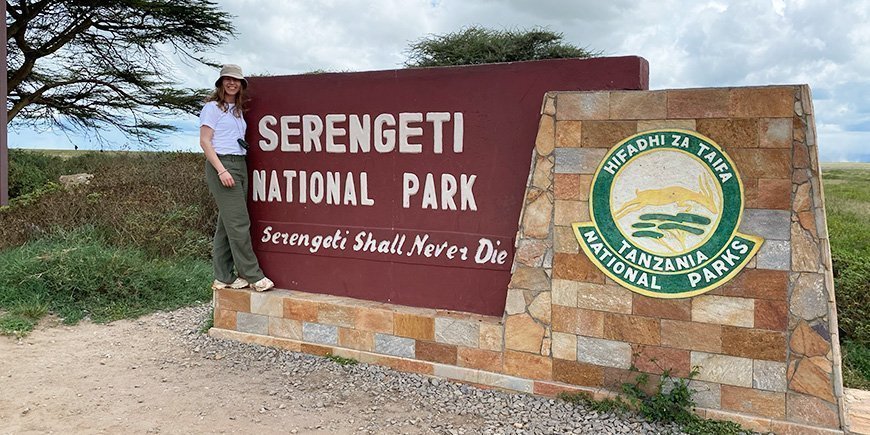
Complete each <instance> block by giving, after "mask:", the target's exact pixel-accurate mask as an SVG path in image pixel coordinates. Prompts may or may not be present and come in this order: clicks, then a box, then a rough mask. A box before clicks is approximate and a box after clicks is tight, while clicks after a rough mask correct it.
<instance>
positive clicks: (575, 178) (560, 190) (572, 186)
mask: <svg viewBox="0 0 870 435" xmlns="http://www.w3.org/2000/svg"><path fill="white" fill-rule="evenodd" d="M586 176H587V177H588V175H586ZM580 177H582V175H580V174H555V175H554V176H553V193H554V194H555V195H556V199H568V200H574V201H580V200H581V199H583V198H581V196H580V195H581V194H583V193H581V192H580ZM585 195H586V198H585V199H588V197H589V191H588V190H587V191H586V193H585Z"/></svg>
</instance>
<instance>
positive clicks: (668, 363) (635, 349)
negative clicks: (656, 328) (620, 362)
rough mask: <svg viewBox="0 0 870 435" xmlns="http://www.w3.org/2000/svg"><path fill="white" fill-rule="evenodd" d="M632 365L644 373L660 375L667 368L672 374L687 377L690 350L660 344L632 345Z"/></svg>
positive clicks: (689, 368)
mask: <svg viewBox="0 0 870 435" xmlns="http://www.w3.org/2000/svg"><path fill="white" fill-rule="evenodd" d="M632 357H633V361H632V365H633V366H634V367H637V369H638V370H640V371H641V372H644V373H654V374H657V375H660V374H662V373H664V371H665V370H668V371H670V374H671V376H675V377H678V378H686V377H688V376H689V372H690V371H691V369H692V368H691V366H690V365H689V351H688V350H682V349H672V348H669V347H659V346H643V345H635V346H632Z"/></svg>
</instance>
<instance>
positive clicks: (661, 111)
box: [610, 91, 668, 137]
mask: <svg viewBox="0 0 870 435" xmlns="http://www.w3.org/2000/svg"><path fill="white" fill-rule="evenodd" d="M667 97H668V94H667V92H666V91H613V92H611V93H610V119H662V118H667V114H668V106H667ZM625 137H628V136H625Z"/></svg>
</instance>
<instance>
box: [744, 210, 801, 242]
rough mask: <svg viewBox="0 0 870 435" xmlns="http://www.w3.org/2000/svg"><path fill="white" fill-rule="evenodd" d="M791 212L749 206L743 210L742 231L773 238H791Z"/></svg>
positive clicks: (766, 239) (769, 238) (768, 238)
mask: <svg viewBox="0 0 870 435" xmlns="http://www.w3.org/2000/svg"><path fill="white" fill-rule="evenodd" d="M790 227H791V212H790V211H787V210H765V209H754V208H748V209H746V210H744V211H743V221H742V222H741V223H740V232H742V233H744V234H752V235H756V236H761V237H764V238H765V243H766V242H768V241H771V240H788V239H789V238H791V230H790Z"/></svg>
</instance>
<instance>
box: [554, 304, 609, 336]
mask: <svg viewBox="0 0 870 435" xmlns="http://www.w3.org/2000/svg"><path fill="white" fill-rule="evenodd" d="M552 327H553V331H558V332H565V333H568V334H576V335H586V336H591V337H604V313H603V312H601V311H593V310H585V309H581V308H573V307H563V306H561V305H553V324H552Z"/></svg>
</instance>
